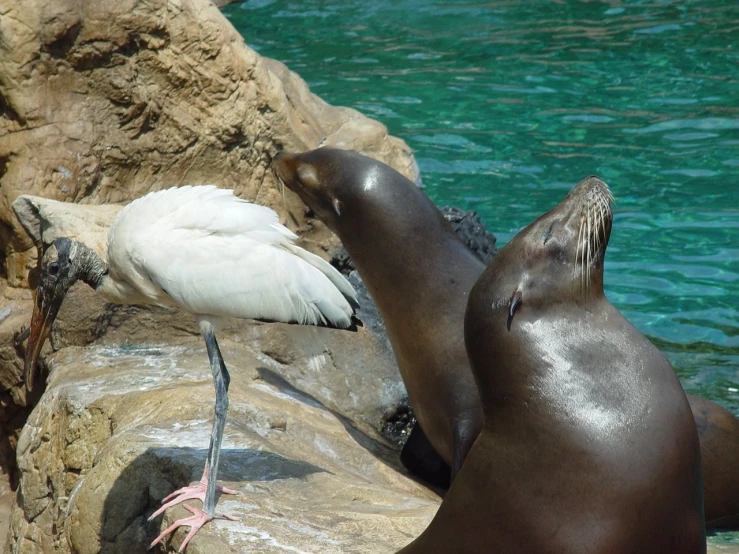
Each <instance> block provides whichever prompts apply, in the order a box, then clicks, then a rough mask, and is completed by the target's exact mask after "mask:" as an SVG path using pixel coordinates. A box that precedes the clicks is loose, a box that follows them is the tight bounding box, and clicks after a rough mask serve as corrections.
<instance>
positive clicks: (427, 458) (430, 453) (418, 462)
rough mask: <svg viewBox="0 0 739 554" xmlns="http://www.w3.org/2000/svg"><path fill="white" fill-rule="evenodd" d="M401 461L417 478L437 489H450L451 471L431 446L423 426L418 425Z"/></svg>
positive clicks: (402, 452)
mask: <svg viewBox="0 0 739 554" xmlns="http://www.w3.org/2000/svg"><path fill="white" fill-rule="evenodd" d="M400 461H401V462H402V463H403V465H404V466H405V468H406V469H407V470H408V471H410V472H411V473H412V474H413V475H415V476H416V477H420V478H421V479H423V480H424V481H427V482H429V483H430V484H432V485H434V486H436V487H443V488H445V489H446V488H448V487H449V481H450V475H451V473H450V470H449V466H448V465H447V464H446V462H445V461H444V460H443V459H442V458H441V456H439V454H437V452H436V450H434V447H433V446H431V443H430V442H429V439H428V438H427V437H426V433H424V432H423V429H421V425H420V424H418V423H416V424H415V426H414V427H413V429H412V430H411V434H410V435H409V436H408V440H407V441H406V443H405V446H403V450H402V451H401V453H400Z"/></svg>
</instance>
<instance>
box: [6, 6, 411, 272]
mask: <svg viewBox="0 0 739 554" xmlns="http://www.w3.org/2000/svg"><path fill="white" fill-rule="evenodd" d="M0 34H1V35H2V37H3V40H2V41H0V108H1V109H0V264H2V266H3V267H4V271H2V272H0V275H7V280H8V282H9V283H10V285H11V286H14V287H19V286H24V283H25V281H26V278H27V273H28V271H29V270H30V269H31V268H32V267H33V266H34V260H35V257H36V252H35V248H33V246H34V244H33V242H32V241H31V240H30V239H29V237H28V236H27V235H26V234H25V233H24V232H23V230H22V229H21V228H20V225H19V224H18V222H17V221H16V219H15V217H13V216H12V214H11V213H10V210H9V206H10V204H11V203H12V202H13V201H14V200H15V199H16V197H17V196H18V195H20V194H23V193H25V194H33V195H40V196H43V197H46V198H51V199H55V200H63V201H74V202H83V203H90V204H106V203H122V202H127V201H129V200H131V199H133V198H135V197H138V196H141V195H142V194H144V193H146V192H148V191H150V190H157V189H161V188H166V187H169V186H172V185H178V184H187V183H190V184H203V183H215V184H217V185H219V186H223V187H229V188H233V189H235V190H236V191H237V193H238V194H239V195H240V196H242V197H243V198H246V199H248V200H253V201H257V202H259V203H261V204H267V205H270V206H273V207H275V208H276V209H277V210H278V211H280V212H281V213H282V215H283V217H284V218H286V219H287V220H288V222H289V223H290V224H291V225H293V226H299V225H301V223H302V221H303V215H302V214H303V208H302V203H301V202H300V201H299V199H298V198H297V196H294V195H293V193H292V192H289V191H288V192H286V195H287V201H286V209H285V207H284V206H283V204H282V201H281V195H280V193H279V191H278V190H277V188H276V186H275V185H276V183H275V182H274V178H273V177H272V174H271V172H270V171H268V166H269V163H270V161H271V159H272V156H273V155H274V154H275V153H276V152H277V151H278V150H280V149H282V148H288V149H290V150H305V149H310V148H315V147H317V146H318V145H319V144H326V145H333V146H339V147H346V148H351V149H355V150H358V151H362V152H364V153H365V154H367V155H370V156H373V157H376V158H378V159H380V160H382V161H384V162H386V163H389V164H390V165H392V166H393V167H395V168H396V169H398V170H399V171H401V172H402V173H404V174H406V175H408V176H409V177H411V178H414V177H416V176H417V168H416V166H415V162H414V161H413V158H412V156H411V154H410V150H409V148H408V147H407V146H406V145H405V143H403V142H402V141H401V140H399V139H396V138H393V137H389V136H388V135H387V129H386V128H385V126H384V125H382V124H380V123H378V122H376V121H373V120H370V119H368V118H366V117H364V116H363V115H361V114H360V113H359V112H357V111H355V110H352V109H349V108H341V107H333V106H330V105H328V104H326V103H325V102H324V101H322V100H321V99H320V98H318V97H316V96H314V95H313V94H311V93H310V91H309V90H308V87H307V85H306V84H305V83H304V82H303V81H302V80H301V79H300V78H299V77H298V76H297V75H296V74H294V73H292V72H291V71H289V70H288V69H287V68H286V67H285V66H284V65H282V64H281V63H279V62H276V61H273V60H267V59H265V58H262V57H261V56H259V55H258V54H257V53H256V52H254V51H253V50H251V49H250V48H248V47H247V46H246V45H245V44H244V40H243V38H242V37H241V36H240V35H239V34H238V32H237V31H236V30H235V29H234V28H233V27H232V25H231V24H230V23H229V22H228V21H227V20H226V18H225V17H224V16H223V15H222V14H221V13H220V12H219V11H218V9H217V8H216V6H215V5H214V4H212V3H211V2H210V0H153V1H151V2H128V1H123V2H102V3H101V2H98V1H97V0H54V1H53V2H49V1H47V0H25V1H23V2H11V3H10V4H9V5H8V6H7V7H6V8H5V9H4V10H3V15H2V18H1V19H0ZM312 228H315V227H313V226H312ZM316 231H317V232H318V233H319V235H320V236H321V237H325V236H327V235H325V234H323V235H321V231H322V229H321V226H317V228H316Z"/></svg>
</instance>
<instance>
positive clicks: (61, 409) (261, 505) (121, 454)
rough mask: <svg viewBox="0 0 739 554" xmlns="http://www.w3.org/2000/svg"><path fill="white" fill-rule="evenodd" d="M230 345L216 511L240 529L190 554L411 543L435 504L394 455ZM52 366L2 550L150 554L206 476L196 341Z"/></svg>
mask: <svg viewBox="0 0 739 554" xmlns="http://www.w3.org/2000/svg"><path fill="white" fill-rule="evenodd" d="M275 325H276V326H278V327H288V326H285V325H278V324H275ZM315 331H316V332H317V333H318V334H319V335H325V334H343V333H347V332H346V331H337V330H330V329H317V330H315ZM228 335H229V333H226V334H225V336H224V338H222V339H221V341H220V343H221V348H222V351H223V355H224V359H225V360H226V363H227V364H228V365H229V366H230V369H231V371H230V373H231V376H232V381H231V387H230V394H229V397H230V401H231V402H230V408H229V420H228V423H227V425H226V431H225V439H224V444H223V451H222V455H221V471H220V474H219V477H220V480H222V481H224V482H225V484H226V485H227V486H229V487H232V488H235V489H237V490H238V491H239V493H240V494H239V495H238V496H225V495H224V496H221V498H220V501H219V508H220V509H221V510H223V511H225V512H227V513H230V514H232V515H235V516H237V517H238V521H236V522H228V521H216V522H214V523H213V524H209V525H208V526H206V527H205V528H204V529H203V530H202V531H201V532H200V533H199V534H198V535H197V536H196V537H195V539H194V540H193V541H192V543H191V544H190V546H188V549H187V552H189V553H190V554H196V553H199V552H200V553H209V554H213V553H218V552H251V553H255V554H256V553H267V552H284V551H288V552H326V553H337V554H338V553H348V552H357V553H359V552H362V553H367V554H370V553H378V554H380V553H389V552H394V551H395V550H397V549H398V548H399V547H401V546H403V545H404V544H406V543H407V542H409V540H410V539H411V538H412V537H414V536H416V535H417V534H419V533H420V532H421V531H422V530H423V529H424V527H425V526H426V525H427V524H428V522H429V521H430V519H431V517H432V516H433V514H434V512H435V510H436V508H437V505H438V498H437V497H436V496H435V495H434V494H433V493H432V492H430V491H429V490H428V489H426V488H425V487H423V486H422V485H419V484H418V483H415V482H414V481H412V480H410V479H408V478H407V477H404V476H403V475H402V474H401V473H400V472H399V471H398V465H397V462H396V458H397V453H395V452H393V451H391V450H390V449H389V448H388V447H387V446H385V445H383V443H382V442H381V441H379V440H378V439H377V438H376V437H372V436H371V435H368V434H365V433H363V432H362V431H361V430H360V429H359V427H360V426H361V423H360V425H357V422H356V421H354V420H353V419H351V418H347V417H345V416H344V415H342V414H341V413H340V412H338V411H335V410H332V409H330V408H328V407H327V406H326V405H325V404H323V403H322V402H321V401H320V400H319V399H318V398H317V397H316V396H313V395H310V394H306V393H304V392H302V391H299V390H297V389H295V388H294V387H292V386H290V385H289V384H288V383H287V382H286V381H285V380H284V379H283V378H282V376H281V369H282V364H280V363H278V362H275V361H273V360H266V359H265V358H264V357H262V356H260V355H259V353H258V352H255V351H253V350H252V349H251V348H249V347H248V346H247V345H245V344H242V343H240V342H236V341H234V340H231V339H230V338H227V337H228ZM314 338H315V339H316V340H323V339H324V338H325V337H321V336H318V337H314ZM326 342H330V340H328V341H326ZM49 363H50V365H51V366H52V367H53V371H52V373H51V376H50V380H49V383H48V389H47V391H46V394H45V395H44V397H43V399H42V401H41V403H40V404H39V405H38V406H37V407H36V409H35V410H34V412H33V414H32V415H31V417H30V419H29V421H28V423H27V425H26V427H25V428H24V430H23V433H22V434H21V441H20V444H19V448H18V453H19V456H18V459H19V461H20V463H21V464H22V466H21V468H20V469H21V471H22V475H23V477H22V479H21V485H20V488H19V492H18V503H19V507H17V508H15V510H14V513H13V518H12V522H11V530H10V537H11V543H10V548H11V551H12V552H16V551H17V552H29V553H30V552H58V553H65V552H79V553H81V554H87V553H90V554H92V553H97V552H111V553H112V552H121V553H122V552H126V553H130V554H135V553H139V552H140V553H143V552H145V550H146V547H147V545H148V543H149V542H150V541H151V540H152V538H153V537H154V536H155V535H156V534H157V533H158V530H159V529H160V528H161V527H163V526H164V525H168V524H170V523H171V522H172V521H174V519H176V518H178V517H182V516H183V514H186V512H184V510H183V509H181V508H175V509H171V510H169V511H168V512H167V513H166V515H165V517H164V521H162V520H161V519H157V520H155V521H154V522H151V523H149V522H147V521H146V518H147V516H148V515H150V514H151V513H152V512H153V511H154V510H155V509H156V507H157V506H158V502H159V500H160V499H161V498H162V497H163V496H165V495H166V494H168V493H169V492H171V491H172V490H173V489H175V488H178V487H180V486H182V485H184V484H186V483H188V482H190V481H194V480H197V479H198V478H199V477H200V473H201V472H202V466H203V464H204V462H205V456H206V453H207V447H208V440H209V436H210V420H211V415H212V407H213V406H212V404H213V390H212V389H213V387H212V383H211V377H210V371H209V368H208V365H207V357H206V354H205V352H204V348H203V346H202V341H201V340H200V338H199V337H186V338H183V339H182V340H180V341H172V342H170V343H169V344H167V345H153V344H148V345H137V346H130V345H120V344H119V345H111V346H106V345H99V346H94V347H87V348H80V347H68V348H65V349H63V350H61V351H59V352H57V353H56V354H54V355H53V356H52V357H51V358H50V362H49ZM315 369H316V371H320V369H321V366H320V363H317V364H316V368H315ZM21 506H22V508H21ZM185 532H186V531H179V532H178V533H177V534H176V535H175V537H174V539H173V540H172V541H171V544H170V545H169V549H170V550H174V548H175V547H176V546H179V543H180V541H181V540H182V539H183V537H184V534H185ZM167 551H169V550H167Z"/></svg>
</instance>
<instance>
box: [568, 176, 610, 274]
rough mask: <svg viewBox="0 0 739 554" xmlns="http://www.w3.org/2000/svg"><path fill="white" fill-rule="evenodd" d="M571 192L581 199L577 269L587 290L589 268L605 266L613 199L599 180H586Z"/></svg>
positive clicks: (606, 187)
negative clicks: (603, 263) (603, 264)
mask: <svg viewBox="0 0 739 554" xmlns="http://www.w3.org/2000/svg"><path fill="white" fill-rule="evenodd" d="M572 192H573V194H574V195H575V196H580V198H581V202H580V219H579V228H578V236H577V244H578V248H577V253H576V258H575V266H574V269H575V272H577V268H578V266H579V268H580V283H581V285H582V286H583V288H588V287H589V285H590V269H591V267H593V266H594V265H595V264H596V263H600V264H602V262H603V258H604V256H605V251H606V247H607V246H608V239H609V238H610V236H611V226H612V224H613V210H612V208H611V203H612V202H613V201H614V200H613V195H612V194H611V190H610V189H609V188H608V185H607V184H606V183H605V182H604V181H602V180H600V179H599V178H598V177H587V178H586V179H583V180H582V181H580V182H579V183H578V184H577V186H576V187H575V189H574V190H573V191H572Z"/></svg>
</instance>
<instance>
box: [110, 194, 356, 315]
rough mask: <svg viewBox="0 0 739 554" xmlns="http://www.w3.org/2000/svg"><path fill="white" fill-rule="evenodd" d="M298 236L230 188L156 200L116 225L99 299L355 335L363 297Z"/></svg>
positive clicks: (137, 203) (136, 205) (126, 211)
mask: <svg viewBox="0 0 739 554" xmlns="http://www.w3.org/2000/svg"><path fill="white" fill-rule="evenodd" d="M296 238H297V236H296V235H295V234H294V233H293V232H292V231H290V230H289V229H288V228H287V227H284V226H283V225H281V224H280V223H279V221H278V219H277V214H276V213H275V212H274V211H273V210H272V209H270V208H268V207H266V206H259V205H256V204H251V203H249V202H246V201H245V200H241V199H239V198H237V197H236V196H234V195H233V192H232V191H230V190H225V189H219V188H216V187H215V186H212V185H204V186H197V187H192V186H186V187H180V188H172V189H167V190H163V191H158V192H152V193H149V194H147V195H146V196H143V197H141V198H139V199H137V200H134V201H133V202H131V203H130V204H128V205H127V206H126V207H124V208H123V209H122V210H121V211H120V212H119V213H118V216H117V217H116V219H115V221H114V222H113V225H112V226H111V228H110V232H109V233H108V271H109V279H106V280H104V281H103V283H102V286H101V287H100V288H99V289H98V291H99V292H101V293H102V294H103V295H104V296H105V297H106V298H107V299H108V300H110V301H111V302H115V303H119V304H158V305H171V304H175V305H177V306H179V307H181V308H182V309H184V310H187V311H189V312H191V313H193V314H196V315H200V316H216V317H219V316H224V317H241V318H254V319H266V320H275V321H291V322H296V323H304V324H311V325H315V324H332V325H335V326H337V327H349V326H350V325H351V316H352V313H353V309H352V304H354V305H356V293H355V292H354V289H352V287H351V285H349V283H348V282H347V281H346V279H344V277H343V276H342V275H341V274H340V273H339V272H338V271H337V270H336V269H334V268H333V267H332V266H331V265H330V264H329V263H327V262H326V261H324V260H323V259H321V258H319V257H318V256H316V255H314V254H311V253H310V252H307V251H306V250H303V249H302V248H300V247H298V246H296V245H295V244H293V241H294V240H295V239H296ZM347 298H348V299H350V300H347Z"/></svg>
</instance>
